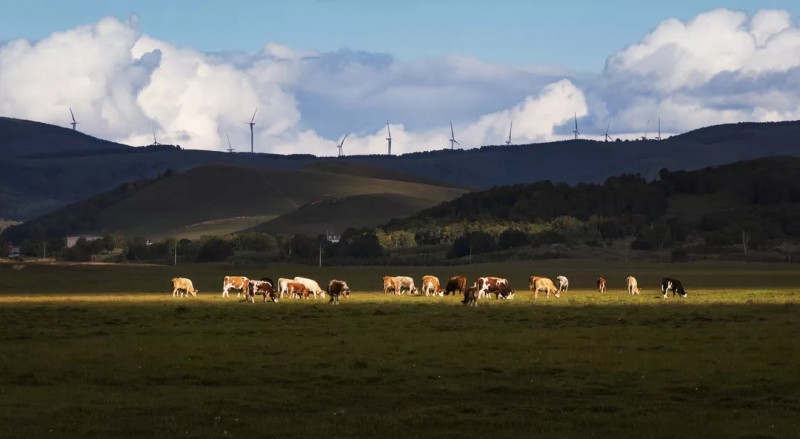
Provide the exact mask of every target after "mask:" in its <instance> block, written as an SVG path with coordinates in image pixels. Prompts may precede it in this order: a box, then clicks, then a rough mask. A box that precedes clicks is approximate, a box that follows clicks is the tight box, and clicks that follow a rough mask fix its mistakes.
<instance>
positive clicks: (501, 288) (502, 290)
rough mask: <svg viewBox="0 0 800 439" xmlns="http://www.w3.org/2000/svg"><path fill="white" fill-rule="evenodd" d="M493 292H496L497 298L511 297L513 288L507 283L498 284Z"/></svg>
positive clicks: (512, 296)
mask: <svg viewBox="0 0 800 439" xmlns="http://www.w3.org/2000/svg"><path fill="white" fill-rule="evenodd" d="M494 293H495V294H497V298H498V299H513V298H514V290H512V289H511V287H510V286H509V285H508V284H498V285H497V287H496V289H495V290H494Z"/></svg>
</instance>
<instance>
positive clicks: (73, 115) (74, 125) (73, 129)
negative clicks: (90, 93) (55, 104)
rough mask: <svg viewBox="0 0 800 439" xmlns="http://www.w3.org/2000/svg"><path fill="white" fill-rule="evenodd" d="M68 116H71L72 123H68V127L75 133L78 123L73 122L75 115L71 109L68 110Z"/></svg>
mask: <svg viewBox="0 0 800 439" xmlns="http://www.w3.org/2000/svg"><path fill="white" fill-rule="evenodd" d="M69 115H70V116H72V122H70V125H72V131H75V127H76V126H78V124H79V123H80V122H76V121H75V114H74V113H73V112H72V107H70V109H69Z"/></svg>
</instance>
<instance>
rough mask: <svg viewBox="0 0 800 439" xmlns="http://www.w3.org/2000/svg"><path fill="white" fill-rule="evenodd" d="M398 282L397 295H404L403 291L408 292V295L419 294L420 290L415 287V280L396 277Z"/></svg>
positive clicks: (407, 277)
mask: <svg viewBox="0 0 800 439" xmlns="http://www.w3.org/2000/svg"><path fill="white" fill-rule="evenodd" d="M395 280H396V281H397V293H398V294H400V295H402V294H403V291H408V294H417V293H418V292H419V290H418V289H417V287H415V286H414V279H412V278H410V277H409V276H395Z"/></svg>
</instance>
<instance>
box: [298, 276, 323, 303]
mask: <svg viewBox="0 0 800 439" xmlns="http://www.w3.org/2000/svg"><path fill="white" fill-rule="evenodd" d="M294 281H295V282H298V283H301V284H303V285H305V286H306V288H308V291H311V292H312V293H314V298H315V299H316V298H317V296H320V297H322V298H323V299H324V298H325V290H323V289H322V288H320V287H319V284H318V283H317V281H315V280H313V279H309V278H307V277H300V276H297V277H295V278H294Z"/></svg>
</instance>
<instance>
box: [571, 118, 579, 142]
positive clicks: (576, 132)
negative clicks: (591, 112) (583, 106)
mask: <svg viewBox="0 0 800 439" xmlns="http://www.w3.org/2000/svg"><path fill="white" fill-rule="evenodd" d="M572 133H573V134H575V140H578V136H580V135H581V132H580V131H578V113H575V131H573V132H572Z"/></svg>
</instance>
